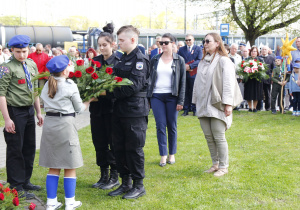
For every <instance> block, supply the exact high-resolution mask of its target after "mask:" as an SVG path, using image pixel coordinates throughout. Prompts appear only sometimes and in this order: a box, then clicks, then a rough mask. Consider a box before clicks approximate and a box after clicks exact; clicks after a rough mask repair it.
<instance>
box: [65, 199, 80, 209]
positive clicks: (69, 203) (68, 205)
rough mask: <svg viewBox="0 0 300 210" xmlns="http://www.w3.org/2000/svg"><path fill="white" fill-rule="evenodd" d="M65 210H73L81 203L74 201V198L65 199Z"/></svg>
mask: <svg viewBox="0 0 300 210" xmlns="http://www.w3.org/2000/svg"><path fill="white" fill-rule="evenodd" d="M65 202H66V203H65V205H66V208H65V210H73V209H76V208H78V207H80V206H81V205H82V203H81V201H75V197H73V198H65Z"/></svg>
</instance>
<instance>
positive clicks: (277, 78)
mask: <svg viewBox="0 0 300 210" xmlns="http://www.w3.org/2000/svg"><path fill="white" fill-rule="evenodd" d="M276 59H282V58H281V56H276ZM283 77H284V75H283V74H282V73H281V66H276V68H274V69H273V73H272V78H271V80H272V81H273V86H272V93H271V110H272V113H273V114H276V109H275V104H276V99H277V97H278V100H277V101H278V102H277V103H278V106H279V107H280V112H281V106H280V98H281V95H280V94H281V87H282V86H281V85H280V84H278V82H282V81H283ZM288 80H289V75H288V74H287V75H286V78H285V81H288ZM283 93H284V89H283ZM283 99H284V96H282V104H283Z"/></svg>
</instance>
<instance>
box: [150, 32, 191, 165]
mask: <svg viewBox="0 0 300 210" xmlns="http://www.w3.org/2000/svg"><path fill="white" fill-rule="evenodd" d="M175 42H176V39H175V37H174V36H173V35H172V34H170V33H166V34H164V35H163V36H162V41H161V42H160V45H161V46H162V49H163V53H162V54H159V55H157V56H155V57H153V58H152V59H151V61H150V69H151V72H150V77H149V84H150V85H149V86H148V90H147V97H148V98H150V100H151V107H152V110H153V114H154V117H155V122H156V133H157V140H158V146H159V154H160V156H161V160H160V163H159V165H160V166H161V167H163V166H165V165H166V163H167V155H168V154H169V160H168V163H169V164H174V163H175V154H176V151H177V116H178V111H180V110H181V109H182V108H183V104H184V95H185V81H186V80H185V76H186V71H185V61H184V59H183V58H182V57H181V56H179V55H178V54H176V52H174V46H175V50H176V51H177V48H176V43H175ZM166 128H167V129H168V140H167V134H166ZM167 145H168V146H169V151H168V147H167Z"/></svg>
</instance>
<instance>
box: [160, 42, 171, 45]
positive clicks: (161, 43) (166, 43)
mask: <svg viewBox="0 0 300 210" xmlns="http://www.w3.org/2000/svg"><path fill="white" fill-rule="evenodd" d="M169 43H172V42H171V41H165V42H159V44H160V45H163V44H165V45H168V44H169Z"/></svg>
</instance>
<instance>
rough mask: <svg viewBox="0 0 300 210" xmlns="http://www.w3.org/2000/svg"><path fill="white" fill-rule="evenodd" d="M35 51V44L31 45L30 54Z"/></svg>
mask: <svg viewBox="0 0 300 210" xmlns="http://www.w3.org/2000/svg"><path fill="white" fill-rule="evenodd" d="M35 51H36V48H35V46H31V47H30V51H29V55H30V54H31V53H35Z"/></svg>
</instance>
